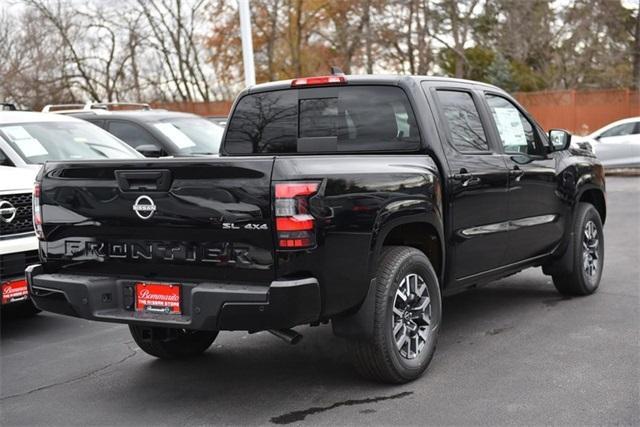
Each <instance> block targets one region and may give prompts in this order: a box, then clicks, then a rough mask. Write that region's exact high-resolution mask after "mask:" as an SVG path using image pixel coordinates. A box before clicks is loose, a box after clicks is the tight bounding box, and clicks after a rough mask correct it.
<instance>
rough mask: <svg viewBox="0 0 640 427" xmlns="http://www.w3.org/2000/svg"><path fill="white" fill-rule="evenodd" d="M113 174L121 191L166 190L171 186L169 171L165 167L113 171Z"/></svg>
mask: <svg viewBox="0 0 640 427" xmlns="http://www.w3.org/2000/svg"><path fill="white" fill-rule="evenodd" d="M115 174H116V181H118V186H120V189H121V190H122V191H167V190H169V187H171V171H169V170H167V169H160V170H139V171H136V170H126V171H115Z"/></svg>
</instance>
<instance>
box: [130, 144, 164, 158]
mask: <svg viewBox="0 0 640 427" xmlns="http://www.w3.org/2000/svg"><path fill="white" fill-rule="evenodd" d="M136 150H137V151H138V153H140V154H142V155H143V156H145V157H161V156H163V155H164V151H163V150H162V148H160V147H158V146H157V145H153V144H143V145H138V146H137V147H136Z"/></svg>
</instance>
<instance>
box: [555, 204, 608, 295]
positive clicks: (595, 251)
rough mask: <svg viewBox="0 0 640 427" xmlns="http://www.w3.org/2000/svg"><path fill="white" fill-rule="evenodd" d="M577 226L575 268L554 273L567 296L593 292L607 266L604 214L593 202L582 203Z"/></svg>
mask: <svg viewBox="0 0 640 427" xmlns="http://www.w3.org/2000/svg"><path fill="white" fill-rule="evenodd" d="M573 227H574V229H573V232H574V236H575V237H574V241H573V245H574V246H573V271H571V273H568V274H567V273H564V274H557V275H554V276H552V277H553V284H554V285H555V287H556V289H557V290H558V292H560V293H561V294H563V295H576V296H580V295H590V294H592V293H594V292H595V291H596V289H598V286H599V285H600V279H601V278H602V268H603V266H604V233H603V230H602V220H601V219H600V214H599V213H598V211H597V210H596V208H595V207H594V206H593V205H592V204H589V203H580V204H579V205H578V211H577V212H576V220H575V223H574V224H573Z"/></svg>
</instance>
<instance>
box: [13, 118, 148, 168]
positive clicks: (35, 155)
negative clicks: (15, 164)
mask: <svg viewBox="0 0 640 427" xmlns="http://www.w3.org/2000/svg"><path fill="white" fill-rule="evenodd" d="M0 133H1V134H2V135H3V136H4V137H5V139H6V140H7V141H8V143H9V145H10V146H11V147H12V148H13V149H14V150H15V151H16V152H17V153H18V155H20V157H22V159H23V160H24V161H25V162H26V163H29V164H40V163H44V162H45V161H47V160H99V159H130V158H138V157H141V156H140V155H139V154H138V153H137V152H136V151H135V150H133V149H132V148H131V147H129V146H128V145H126V144H125V143H123V142H122V141H119V140H118V139H116V138H115V137H113V136H112V135H111V134H109V133H107V132H105V131H104V130H102V129H100V128H99V127H97V126H94V125H92V124H90V123H87V122H83V121H77V122H76V121H73V122H72V121H60V122H58V121H56V122H38V123H16V124H7V125H2V126H0Z"/></svg>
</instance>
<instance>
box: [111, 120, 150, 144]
mask: <svg viewBox="0 0 640 427" xmlns="http://www.w3.org/2000/svg"><path fill="white" fill-rule="evenodd" d="M109 132H110V133H111V134H113V135H115V136H117V137H118V138H120V139H121V140H123V141H124V142H126V143H127V144H129V145H130V146H132V147H134V148H135V147H139V146H140V145H158V144H157V143H156V140H155V139H154V138H153V137H152V136H151V135H150V134H149V132H147V131H146V130H144V129H142V128H141V127H140V126H138V125H135V124H132V123H127V122H121V121H113V122H110V123H109Z"/></svg>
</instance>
